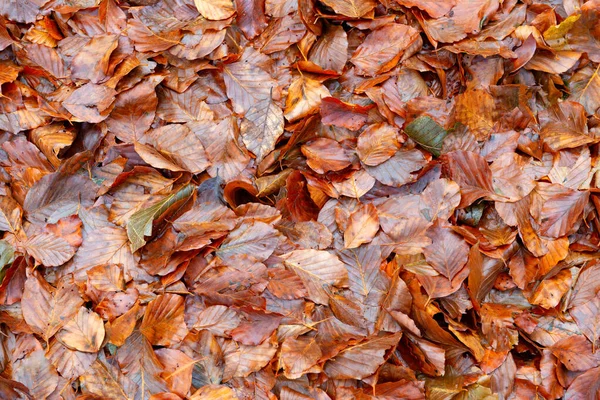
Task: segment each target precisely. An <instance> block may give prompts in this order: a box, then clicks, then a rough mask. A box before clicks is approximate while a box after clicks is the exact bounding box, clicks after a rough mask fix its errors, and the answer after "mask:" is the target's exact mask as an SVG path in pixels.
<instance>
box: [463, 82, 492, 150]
mask: <svg viewBox="0 0 600 400" xmlns="http://www.w3.org/2000/svg"><path fill="white" fill-rule="evenodd" d="M493 111H494V98H493V97H492V95H491V94H489V93H488V92H487V91H485V90H479V89H473V90H467V91H466V92H464V93H461V94H460V95H458V96H457V97H456V104H455V108H454V117H455V118H456V120H457V121H458V122H462V123H463V124H465V125H466V126H468V127H469V130H470V131H471V133H473V134H474V135H475V137H476V138H477V140H486V139H487V138H488V137H489V135H490V133H491V131H492V128H493V125H494V121H493V119H492V116H493Z"/></svg>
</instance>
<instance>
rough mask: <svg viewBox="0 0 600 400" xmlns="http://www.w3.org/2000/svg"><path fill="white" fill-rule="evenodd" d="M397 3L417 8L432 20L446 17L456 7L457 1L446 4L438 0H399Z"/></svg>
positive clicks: (453, 0)
mask: <svg viewBox="0 0 600 400" xmlns="http://www.w3.org/2000/svg"><path fill="white" fill-rule="evenodd" d="M397 2H398V4H400V5H403V6H406V7H417V8H419V9H421V10H423V11H425V12H427V14H429V15H430V16H431V17H432V18H439V17H441V16H443V15H446V14H447V13H448V11H450V10H451V9H452V7H454V6H455V5H456V0H450V1H444V2H440V1H436V0H419V1H415V0H397Z"/></svg>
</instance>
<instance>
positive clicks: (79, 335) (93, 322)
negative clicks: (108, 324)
mask: <svg viewBox="0 0 600 400" xmlns="http://www.w3.org/2000/svg"><path fill="white" fill-rule="evenodd" d="M56 338H57V339H58V340H59V341H60V342H61V343H62V344H64V345H65V346H67V347H69V348H71V349H73V350H78V351H83V352H86V353H95V352H97V351H98V350H100V347H101V346H102V342H103V341H104V323H103V322H102V319H101V318H100V316H99V315H98V314H96V313H95V312H93V311H90V310H88V309H87V308H85V307H81V308H80V309H79V312H78V313H77V315H76V316H75V318H74V319H72V320H70V321H69V322H67V323H66V324H65V326H63V327H62V329H61V330H60V331H58V333H57V334H56Z"/></svg>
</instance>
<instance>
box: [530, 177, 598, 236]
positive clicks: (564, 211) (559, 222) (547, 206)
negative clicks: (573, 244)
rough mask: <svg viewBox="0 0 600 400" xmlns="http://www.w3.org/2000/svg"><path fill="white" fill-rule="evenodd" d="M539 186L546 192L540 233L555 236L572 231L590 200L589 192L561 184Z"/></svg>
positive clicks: (541, 212) (541, 214)
mask: <svg viewBox="0 0 600 400" xmlns="http://www.w3.org/2000/svg"><path fill="white" fill-rule="evenodd" d="M539 188H540V189H542V190H543V191H544V192H545V195H544V198H545V202H544V204H543V206H542V209H541V211H540V222H541V225H540V233H541V234H542V235H545V236H549V237H553V238H558V237H561V236H564V235H566V234H568V233H570V232H571V230H572V229H573V226H574V224H575V223H576V222H577V221H578V220H579V218H580V216H581V213H582V212H583V209H584V207H585V205H586V204H587V202H588V198H589V192H580V191H577V190H573V189H568V188H565V187H562V186H559V185H547V186H540V187H539ZM546 194H547V195H546Z"/></svg>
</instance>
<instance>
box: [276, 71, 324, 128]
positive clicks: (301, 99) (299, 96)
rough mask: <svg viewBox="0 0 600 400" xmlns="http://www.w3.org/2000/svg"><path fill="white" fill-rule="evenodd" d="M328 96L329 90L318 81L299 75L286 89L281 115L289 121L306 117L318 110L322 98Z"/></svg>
mask: <svg viewBox="0 0 600 400" xmlns="http://www.w3.org/2000/svg"><path fill="white" fill-rule="evenodd" d="M330 96H331V94H330V93H329V90H327V88H326V87H325V86H323V85H322V84H321V83H320V82H319V81H317V80H313V79H309V78H307V77H305V76H300V77H299V78H297V79H296V80H295V81H294V82H292V84H291V85H290V87H289V89H288V96H287V99H286V101H285V110H284V114H283V115H284V117H285V118H286V119H287V120H288V121H289V122H293V121H297V120H299V119H300V118H304V117H307V116H309V115H310V114H314V113H316V112H317V111H318V110H319V107H320V106H321V99H322V98H324V97H330Z"/></svg>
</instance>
